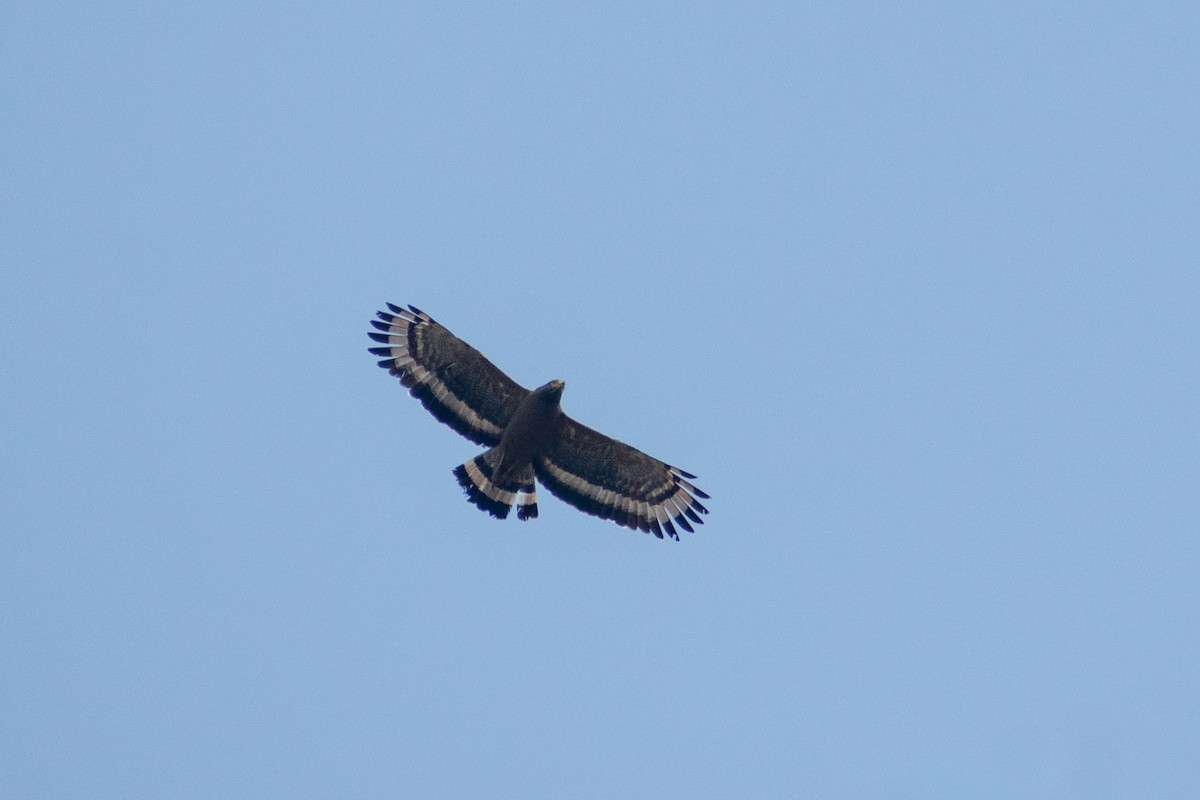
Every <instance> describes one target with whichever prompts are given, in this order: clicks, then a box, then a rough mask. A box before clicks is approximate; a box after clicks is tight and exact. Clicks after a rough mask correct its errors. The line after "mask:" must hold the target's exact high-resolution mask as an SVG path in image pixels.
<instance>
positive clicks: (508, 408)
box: [368, 303, 529, 447]
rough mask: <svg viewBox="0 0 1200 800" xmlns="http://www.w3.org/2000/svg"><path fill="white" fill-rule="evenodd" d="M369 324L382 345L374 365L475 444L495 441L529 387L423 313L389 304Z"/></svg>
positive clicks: (378, 349) (372, 333) (434, 414)
mask: <svg viewBox="0 0 1200 800" xmlns="http://www.w3.org/2000/svg"><path fill="white" fill-rule="evenodd" d="M387 307H388V308H389V309H390V310H391V313H390V314H389V313H388V312H387V311H378V312H376V316H378V317H379V319H373V320H371V324H372V325H374V326H375V327H376V328H378V329H379V331H380V332H379V333H375V332H373V331H372V332H371V333H369V334H368V335H369V336H370V337H371V338H372V339H374V340H375V341H377V342H380V343H382V344H383V345H384V347H372V348H369V349H370V351H371V352H372V353H374V354H375V355H377V356H383V360H382V361H380V362H379V366H381V367H383V368H384V369H386V370H387V371H388V372H390V373H391V374H392V375H395V376H396V377H397V378H399V379H400V383H401V384H403V385H404V386H406V387H408V390H409V392H410V393H411V394H412V396H413V397H415V398H417V399H418V400H420V401H421V403H422V404H423V405H424V406H425V408H427V409H429V413H431V414H433V416H435V417H437V418H438V419H439V420H440V421H442V422H444V423H446V424H447V425H449V426H450V427H451V428H453V429H454V430H456V431H458V432H459V433H461V434H462V435H463V436H465V437H467V438H468V439H470V440H471V441H473V442H475V443H476V444H481V445H485V446H487V447H491V446H493V445H496V444H499V443H500V436H501V434H503V433H504V427H505V426H506V425H508V421H509V419H511V418H512V415H513V412H515V411H516V410H517V406H519V405H521V401H522V400H524V399H525V397H526V395H528V394H529V390H528V389H526V388H525V387H523V386H521V385H520V384H519V383H517V382H516V381H514V380H513V379H512V378H510V377H508V376H507V375H505V374H504V373H503V372H501V371H500V369H499V368H498V367H497V366H496V365H495V364H493V363H492V362H490V361H488V360H487V359H486V358H485V357H484V355H483V353H480V352H479V351H478V350H476V349H475V348H474V347H471V345H469V344H467V343H466V342H464V341H463V340H462V339H459V338H458V337H457V336H455V335H454V334H453V333H451V332H450V331H449V330H447V329H446V328H445V327H443V326H442V325H439V324H438V323H436V322H434V321H433V318H431V317H430V316H429V315H428V314H426V313H425V312H424V311H421V310H420V309H418V308H414V307H413V306H409V307H408V308H400V307H399V306H394V305H392V304H391V303H388V304H387Z"/></svg>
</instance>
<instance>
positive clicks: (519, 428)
mask: <svg viewBox="0 0 1200 800" xmlns="http://www.w3.org/2000/svg"><path fill="white" fill-rule="evenodd" d="M387 307H388V311H378V312H376V316H377V317H378V319H373V320H371V324H372V325H373V326H374V327H375V328H376V330H374V331H370V332H369V333H368V335H369V336H370V337H371V338H372V339H374V340H375V341H376V342H379V343H380V344H381V345H382V347H372V348H369V352H371V353H372V354H373V355H376V356H380V357H381V358H382V360H380V361H379V366H381V367H383V368H384V369H386V370H387V371H388V372H389V373H390V374H392V375H394V376H395V377H397V378H399V379H400V383H401V385H403V386H404V387H406V388H407V389H408V390H409V393H410V394H412V396H413V397H416V398H417V399H418V400H420V401H421V404H422V405H424V406H425V408H427V409H428V410H429V412H430V413H431V414H433V416H434V417H436V418H437V419H438V420H439V421H441V422H444V423H446V424H447V425H449V426H450V427H451V428H453V429H454V430H456V431H458V432H459V433H460V434H462V435H463V436H465V437H466V438H468V439H470V440H471V441H473V442H475V443H476V444H479V445H483V446H484V447H487V448H489V449H488V450H486V451H485V452H484V453H482V454H480V455H478V456H476V457H475V458H472V459H471V460H469V461H467V462H465V463H464V464H461V465H459V466H458V467H456V468H455V469H454V477H455V478H456V479H457V480H458V483H459V485H460V486H462V488H463V490H464V491H465V492H466V495H467V499H468V500H470V502H471V503H473V504H474V505H476V506H478V507H479V508H480V509H482V510H483V511H486V512H487V513H489V514H491V515H492V516H494V517H496V518H498V519H504V518H505V517H507V516H508V513H509V511H510V510H511V509H512V507H513V505H514V503H515V504H516V507H517V519H520V520H526V519H533V518H534V517H536V516H537V515H538V509H537V488H536V486H535V484H534V479H535V478H536V479H537V480H538V481H540V482H541V483H542V485H543V486H545V487H546V488H548V489H549V490H550V492H551V493H552V494H554V495H555V496H557V497H559V498H560V499H562V500H564V501H566V502H567V503H570V504H571V505H573V506H575V507H576V508H578V509H579V510H580V511H584V512H586V513H588V514H592V515H594V516H597V517H601V518H603V519H608V520H612V521H613V522H615V523H617V524H618V525H621V526H623V527H626V528H633V529H636V530H640V531H643V532H645V533H653V534H654V535H655V536H657V537H658V538H659V539H661V538H663V534H664V533H665V534H666V535H667V536H670V537H671V538H672V539H675V540H678V539H679V534H678V533H677V532H676V526H679V527H680V528H682V529H684V530H685V531H688V532H689V533H690V532H693V531H694V530H695V529H694V528H693V527H692V523H695V524H701V523H702V522H703V520H702V519H701V518H700V514H707V513H708V509H706V508H705V507H704V506H703V505H701V503H700V499H701V498H703V499H708V495H707V494H705V493H704V492H702V491H701V490H700V489H698V488H696V486H695V485H693V484H692V483H691V481H692V480H694V479H695V478H696V476H695V475H692V474H691V473H690V472H684V471H683V470H681V469H679V468H678V467H673V466H671V465H670V464H667V463H664V462H662V461H659V460H658V459H657V458H652V457H650V456H648V455H646V454H645V453H643V452H642V451H640V450H638V449H636V448H634V447H631V446H629V445H627V444H625V443H624V442H619V441H617V440H616V439H612V438H610V437H608V436H605V435H604V434H602V433H598V432H597V431H594V430H592V429H591V428H589V427H587V426H586V425H583V424H581V423H579V422H576V421H575V420H573V419H571V418H570V417H569V416H567V415H566V414H565V413H563V410H562V406H561V405H560V404H559V401H560V400H561V399H562V393H563V387H564V385H565V384H563V382H562V381H561V380H552V381H550V382H549V383H547V384H545V385H544V386H539V387H538V388H537V389H534V390H533V391H530V390H529V389H526V388H525V387H523V386H521V385H520V384H518V383H517V382H516V381H514V380H513V379H512V378H510V377H508V376H507V375H505V374H504V373H503V372H502V371H500V369H499V368H497V367H496V366H495V365H494V364H493V363H492V362H491V361H488V360H487V359H486V358H485V357H484V356H483V354H482V353H480V352H479V351H478V350H476V349H475V348H474V347H471V345H469V344H467V343H466V342H464V341H463V340H462V339H459V338H458V337H457V336H455V335H454V334H453V333H451V332H450V331H449V330H447V329H446V328H445V327H443V326H442V325H439V324H438V323H436V322H434V321H433V318H432V317H430V316H429V315H428V314H426V313H425V312H424V311H421V310H420V309H418V308H416V307H414V306H411V305H410V306H408V307H407V308H401V307H400V306H397V305H393V304H392V303H388V304H387Z"/></svg>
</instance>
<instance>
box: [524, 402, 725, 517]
mask: <svg viewBox="0 0 1200 800" xmlns="http://www.w3.org/2000/svg"><path fill="white" fill-rule="evenodd" d="M534 470H535V471H536V472H537V476H538V479H539V480H540V481H541V482H542V483H543V484H545V485H546V488H548V489H549V490H550V491H551V492H553V493H554V494H555V495H556V496H557V497H559V498H561V499H562V500H565V501H566V502H568V503H570V504H571V505H573V506H575V507H576V508H578V509H579V510H581V511H586V512H587V513H588V514H594V515H596V516H598V517H603V518H604V519H611V520H613V521H614V522H616V523H617V524H618V525H623V526H625V527H627V528H637V529H639V530H642V531H645V532H647V533H653V534H654V535H655V536H657V537H659V538H660V539H661V538H662V536H663V533H664V532H665V533H666V534H667V535H668V536H670V537H671V538H673V539H678V538H679V534H678V533H676V532H675V525H676V524H677V525H679V526H680V527H681V528H683V529H684V530H686V531H692V530H693V528H692V526H691V524H690V523H689V522H688V520H691V521H692V522H694V523H696V524H700V523H701V522H703V520H701V519H700V516H699V515H700V514H707V513H708V509H706V508H705V507H704V506H703V505H701V504H700V501H699V499H697V498H707V497H708V495H707V494H705V493H704V492H702V491H700V490H699V489H697V488H696V487H695V486H694V485H692V483H690V479H693V478H695V477H696V476H695V475H692V474H690V473H687V472H684V471H683V470H681V469H677V468H676V467H672V466H671V465H670V464H665V463H663V462H662V461H659V460H658V459H657V458H651V457H650V456H648V455H646V454H645V453H643V452H642V451H640V450H638V449H636V448H633V447H630V446H629V445H627V444H625V443H624V442H618V441H617V440H616V439H613V438H610V437H608V436H605V435H604V434H602V433H599V432H597V431H594V430H592V429H591V428H589V427H587V426H586V425H582V424H580V423H578V422H576V421H575V420H573V419H571V418H570V417H567V416H565V415H564V416H563V420H562V428H561V431H560V433H559V435H558V436H556V437H554V438H553V440H552V441H551V442H550V443H548V444H547V445H546V446H545V448H544V450H543V452H542V453H541V454H540V455H539V456H538V457H537V458H536V459H535V460H534Z"/></svg>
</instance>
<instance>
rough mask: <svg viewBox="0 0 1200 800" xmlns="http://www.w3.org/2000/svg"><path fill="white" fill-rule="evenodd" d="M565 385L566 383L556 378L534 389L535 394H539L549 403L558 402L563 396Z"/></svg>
mask: <svg viewBox="0 0 1200 800" xmlns="http://www.w3.org/2000/svg"><path fill="white" fill-rule="evenodd" d="M565 387H566V384H565V383H563V382H562V381H560V380H558V379H557V378H556V379H555V380H552V381H550V382H549V383H547V384H546V385H545V386H539V387H538V388H536V389H534V390H533V391H534V394H536V395H538V396H539V397H540V398H541V399H543V400H545V401H546V402H547V403H557V402H558V401H559V399H560V398H561V397H562V393H563V389H564V388H565Z"/></svg>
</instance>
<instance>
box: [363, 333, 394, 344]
mask: <svg viewBox="0 0 1200 800" xmlns="http://www.w3.org/2000/svg"><path fill="white" fill-rule="evenodd" d="M367 336H370V337H371V338H372V339H374V340H375V341H377V342H380V343H381V344H388V343H390V341H391V339H389V338H388V337H389V336H391V334H390V333H379V332H378V331H367Z"/></svg>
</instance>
